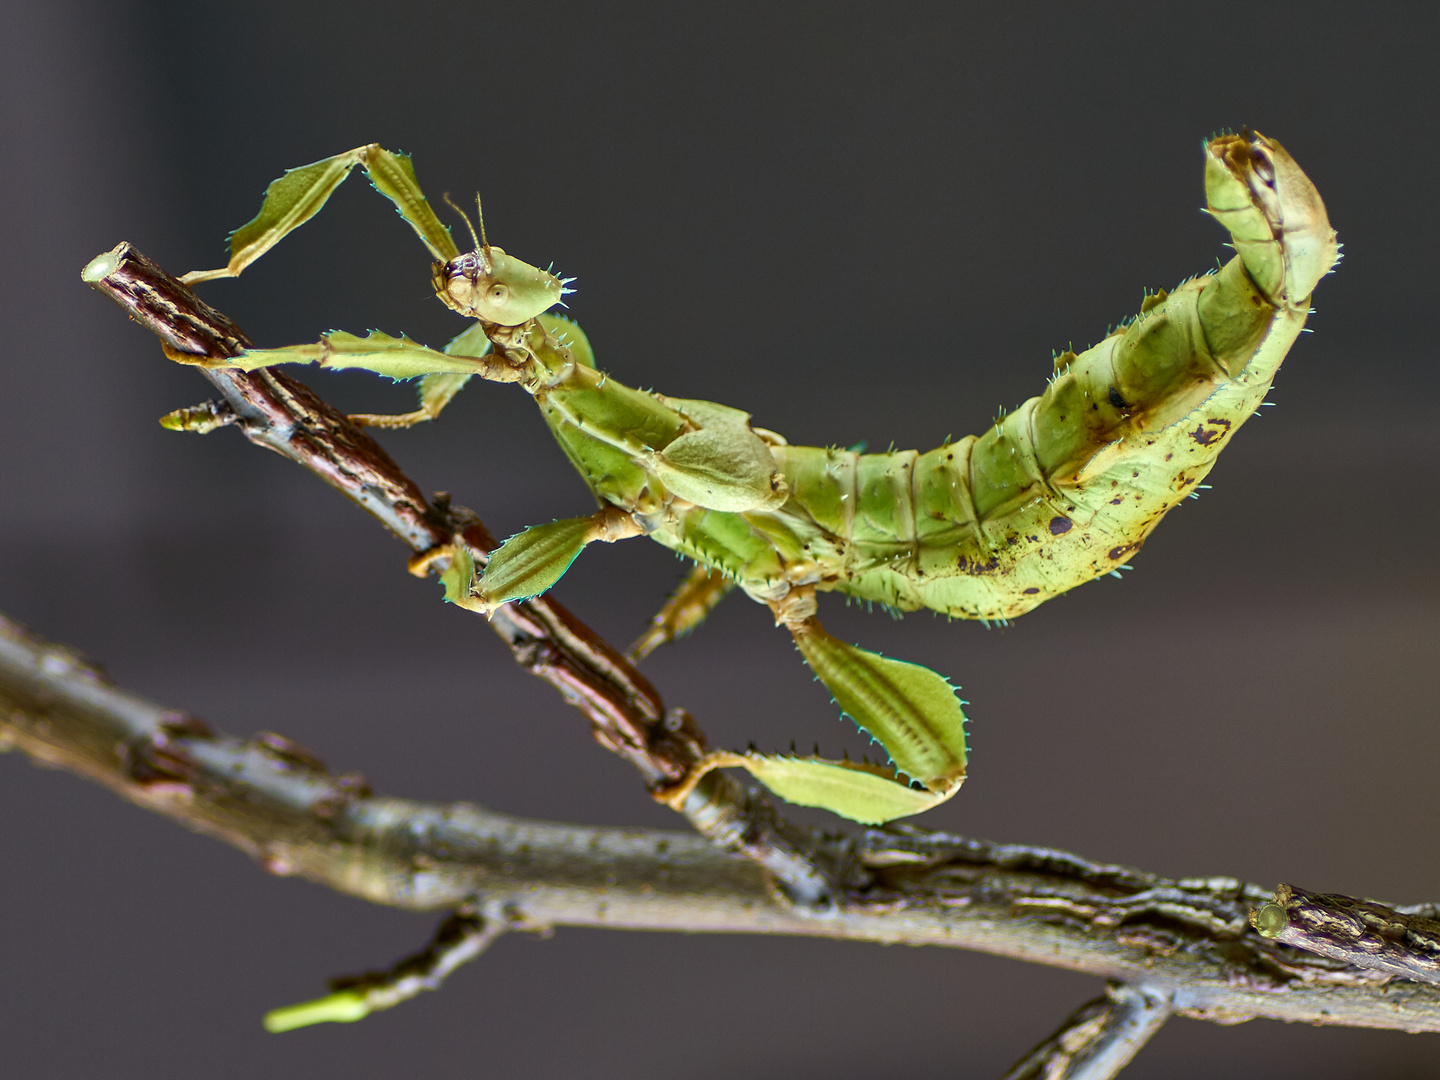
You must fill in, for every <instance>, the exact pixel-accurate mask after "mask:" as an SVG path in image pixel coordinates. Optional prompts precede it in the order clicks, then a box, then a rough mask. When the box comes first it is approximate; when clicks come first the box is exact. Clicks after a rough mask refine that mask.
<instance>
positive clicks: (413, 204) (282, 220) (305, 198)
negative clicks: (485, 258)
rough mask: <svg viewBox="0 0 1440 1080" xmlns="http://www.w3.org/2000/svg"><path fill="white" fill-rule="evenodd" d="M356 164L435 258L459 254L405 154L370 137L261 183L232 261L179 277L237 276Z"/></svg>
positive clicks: (315, 208) (233, 239)
mask: <svg viewBox="0 0 1440 1080" xmlns="http://www.w3.org/2000/svg"><path fill="white" fill-rule="evenodd" d="M356 165H360V166H362V167H363V168H364V169H365V172H366V173H367V174H368V175H369V177H370V182H371V183H372V184H374V185H375V190H376V191H378V192H380V194H382V195H384V196H385V197H386V198H387V199H389V200H390V201H391V202H392V203H394V204H395V209H396V210H398V211H399V212H400V216H401V217H403V218H404V219H405V220H406V221H407V222H408V223H409V224H410V227H411V228H412V229H414V230H415V233H416V235H418V236H419V237H420V239H421V240H422V241H423V242H424V244H425V246H426V247H427V248H429V249H430V252H431V254H432V255H434V257H435V258H437V259H440V260H441V261H444V260H447V259H453V258H455V256H457V255H458V254H460V249H459V248H458V247H456V246H455V241H454V240H453V239H451V237H450V230H449V229H447V228H445V226H444V225H442V224H440V219H439V218H437V217H436V216H435V212H434V211H433V210H431V209H430V204H429V203H428V202H427V201H426V199H425V195H424V193H423V192H422V191H421V190H420V185H419V184H418V183H417V182H416V180H415V167H414V166H413V165H412V164H411V163H410V158H409V156H408V155H406V154H392V153H390V152H389V151H388V150H384V149H382V148H381V147H380V146H379V145H378V144H376V143H370V144H369V145H368V146H357V147H356V148H355V149H354V150H347V151H345V153H343V154H336V155H335V156H334V157H328V158H324V159H323V160H321V161H316V162H313V163H311V164H309V165H302V166H300V167H299V168H298V169H291V170H289V171H288V172H286V173H285V175H284V176H282V177H280V179H278V180H275V181H273V182H272V183H271V184H270V186H269V187H267V188H266V189H265V196H264V199H263V200H262V201H261V203H260V212H259V213H258V214H256V215H255V217H253V218H252V219H251V220H250V221H248V222H246V223H245V224H244V225H242V226H240V228H238V229H236V230H235V231H234V232H233V233H231V234H230V261H229V262H227V263H226V264H225V265H224V266H222V267H220V268H218V269H216V270H192V271H190V273H188V274H186V275H185V276H184V277H182V278H181V279H180V280H181V281H183V282H185V283H186V284H187V285H194V284H195V283H196V282H199V281H210V280H212V279H214V278H224V277H238V276H239V275H240V272H241V271H243V270H244V269H245V268H246V267H247V266H249V265H250V264H251V263H253V262H254V261H255V260H256V259H258V258H260V256H261V255H264V254H265V253H266V252H267V251H269V250H270V249H271V248H272V247H274V246H275V245H276V244H278V243H279V242H280V241H281V240H283V239H284V238H285V237H286V236H287V235H289V234H290V233H291V232H293V231H294V230H295V229H298V228H299V227H300V226H301V225H303V224H305V222H307V221H309V220H310V219H311V218H312V217H314V216H315V215H316V214H317V213H319V212H320V208H321V207H323V206H324V205H325V203H326V201H327V200H328V199H329V198H330V196H331V195H332V194H333V193H334V191H335V189H336V188H338V187H339V186H340V185H341V184H342V183H343V182H344V180H345V178H346V177H347V176H349V175H350V170H351V169H353V168H354V167H355V166H356Z"/></svg>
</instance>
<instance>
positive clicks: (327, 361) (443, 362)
mask: <svg viewBox="0 0 1440 1080" xmlns="http://www.w3.org/2000/svg"><path fill="white" fill-rule="evenodd" d="M273 364H315V365H317V366H318V367H322V368H328V369H329V370H331V371H340V370H344V369H348V368H355V369H359V370H362V371H372V372H374V373H375V374H376V375H385V376H388V377H389V378H391V379H414V378H417V377H419V376H422V375H437V374H446V375H479V376H480V377H482V378H485V379H490V380H492V381H494V382H521V381H523V380H524V379H526V378H527V377H528V376H529V371H528V370H527V369H526V368H524V367H516V366H514V365H511V364H508V363H506V362H505V360H504V359H503V358H501V357H498V356H495V355H493V354H486V355H484V356H459V355H450V354H447V353H443V352H437V351H436V350H435V349H431V348H428V347H427V346H425V345H421V344H420V343H419V342H415V341H411V340H410V339H409V338H407V337H405V336H404V335H403V334H402V335H401V336H400V337H391V336H390V335H389V334H386V333H383V332H382V331H380V330H372V331H370V333H368V334H366V335H365V336H364V337H359V336H357V335H355V334H349V333H346V332H345V331H344V330H331V331H330V332H329V333H328V334H322V335H321V337H320V340H319V341H316V342H311V343H309V344H305V345H285V346H282V347H280V348H278V349H246V350H245V351H244V352H242V353H241V354H240V355H239V356H237V357H234V358H233V359H228V360H224V361H221V362H218V363H215V364H212V365H210V366H212V367H230V368H239V369H240V370H242V371H254V370H255V369H256V368H262V367H270V366H271V365H273Z"/></svg>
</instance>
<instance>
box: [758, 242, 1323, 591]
mask: <svg viewBox="0 0 1440 1080" xmlns="http://www.w3.org/2000/svg"><path fill="white" fill-rule="evenodd" d="M1303 320H1304V316H1303V313H1300V312H1296V311H1293V310H1289V309H1288V308H1277V307H1275V306H1273V305H1271V304H1270V303H1269V301H1268V300H1266V298H1265V297H1264V296H1263V295H1262V294H1261V293H1260V292H1259V290H1258V289H1257V288H1256V287H1255V285H1254V284H1253V282H1252V281H1251V280H1250V278H1249V276H1248V275H1247V273H1246V271H1245V268H1244V265H1243V264H1242V263H1241V261H1240V260H1239V259H1238V258H1237V259H1235V260H1233V261H1232V262H1231V263H1230V265H1228V266H1226V267H1225V268H1224V269H1223V270H1222V271H1220V272H1219V273H1218V274H1215V275H1213V276H1207V277H1203V278H1197V279H1194V280H1192V281H1188V282H1186V283H1185V284H1183V285H1181V286H1180V287H1179V288H1178V289H1176V290H1175V291H1174V292H1173V293H1171V294H1168V295H1166V294H1164V293H1161V294H1157V296H1154V297H1150V298H1148V299H1147V302H1146V305H1145V310H1144V311H1143V312H1142V314H1141V315H1140V316H1139V317H1138V318H1137V319H1136V320H1135V321H1134V322H1132V323H1131V324H1130V325H1129V326H1128V327H1126V328H1124V329H1123V330H1119V331H1117V332H1116V333H1114V334H1112V335H1111V336H1109V337H1107V338H1106V339H1105V340H1104V341H1102V342H1100V344H1098V345H1096V346H1095V347H1094V348H1091V349H1088V350H1086V351H1085V352H1084V353H1082V354H1081V355H1079V356H1075V355H1073V354H1066V355H1064V356H1062V357H1060V358H1059V360H1057V362H1056V371H1055V376H1054V378H1053V379H1052V380H1051V382H1050V385H1049V387H1048V388H1047V389H1046V391H1045V393H1044V394H1042V395H1040V396H1039V397H1036V398H1031V399H1030V400H1029V401H1026V402H1025V403H1024V404H1023V405H1021V406H1020V407H1019V408H1018V409H1016V410H1015V411H1014V412H1012V413H1010V414H1009V415H1007V416H1005V417H1004V418H1002V419H1001V420H1000V421H998V422H997V423H996V424H995V426H994V427H992V428H991V429H990V430H989V431H987V432H986V433H985V434H983V435H981V436H978V437H976V436H970V437H967V438H965V439H962V440H960V441H958V442H956V443H953V444H950V445H946V446H942V447H940V448H938V449H936V450H931V451H929V452H928V453H923V454H921V453H916V452H915V451H903V452H900V453H890V454H856V453H853V452H850V451H842V450H833V449H831V450H826V449H821V448H816V447H778V448H776V449H775V451H774V453H775V456H776V459H777V461H778V462H780V465H781V468H782V469H783V471H784V472H785V474H786V476H787V478H788V479H789V480H790V483H791V487H792V489H793V490H794V492H795V497H794V498H793V499H792V501H791V502H790V503H789V504H787V505H786V507H784V508H783V509H782V510H780V511H777V512H772V513H770V514H749V515H746V517H747V518H749V519H750V520H751V522H752V523H753V524H754V525H756V526H757V527H759V528H762V529H764V530H765V531H766V532H767V533H769V534H772V535H774V534H780V535H783V536H785V539H786V540H788V541H789V542H782V543H780V544H778V545H777V546H778V547H779V548H780V550H781V552H782V554H783V555H784V556H786V557H787V560H794V561H793V562H790V571H789V572H790V575H791V576H792V578H794V577H796V570H798V569H799V566H800V565H802V564H803V563H805V562H807V561H813V562H814V563H815V564H816V566H817V570H818V571H819V584H820V587H821V588H829V589H835V590H838V591H841V592H845V593H848V594H850V595H853V596H858V597H861V598H864V599H867V600H874V601H879V602H881V603H884V604H888V605H891V606H894V607H897V608H901V609H905V610H913V609H916V608H920V607H928V608H932V609H934V610H936V611H941V612H944V613H946V614H949V615H955V616H960V617H964V618H981V619H1003V618H1011V617H1013V616H1015V615H1019V614H1021V613H1023V612H1025V611H1028V610H1029V609H1030V608H1032V607H1034V606H1035V605H1036V604H1039V603H1041V602H1042V601H1044V600H1045V599H1047V598H1049V597H1051V596H1054V595H1056V594H1058V593H1061V592H1064V591H1066V590H1067V589H1070V588H1073V587H1074V586H1075V585H1077V584H1080V583H1081V582H1083V581H1087V580H1089V579H1091V578H1093V577H1095V576H1097V575H1099V574H1102V573H1105V572H1107V571H1109V570H1112V569H1114V568H1115V567H1117V566H1120V565H1122V564H1124V563H1125V561H1126V560H1127V559H1128V557H1129V556H1130V555H1132V554H1133V553H1134V552H1135V551H1137V550H1138V549H1139V547H1140V545H1141V544H1142V543H1143V542H1144V539H1145V537H1146V536H1147V535H1148V534H1149V532H1150V530H1151V529H1153V528H1154V527H1155V525H1156V524H1157V523H1158V522H1159V520H1160V518H1161V517H1163V516H1164V514H1165V513H1166V512H1167V511H1168V510H1170V509H1171V508H1172V507H1174V506H1175V505H1176V504H1178V503H1179V501H1180V500H1181V499H1183V498H1185V497H1186V496H1187V495H1188V494H1190V493H1191V492H1192V491H1193V490H1194V489H1195V485H1196V484H1197V483H1198V482H1199V481H1200V480H1201V479H1203V478H1204V476H1205V474H1206V473H1207V472H1208V471H1209V470H1210V468H1211V466H1212V465H1213V464H1214V460H1215V458H1216V456H1217V455H1218V454H1219V452H1220V450H1221V448H1223V446H1224V445H1225V444H1226V442H1227V441H1228V440H1229V438H1230V436H1231V434H1233V432H1234V431H1235V429H1236V428H1238V427H1239V426H1240V425H1241V424H1242V423H1243V422H1244V421H1245V419H1246V418H1248V417H1249V416H1250V415H1251V414H1252V413H1253V412H1254V411H1255V408H1256V407H1257V406H1258V405H1259V403H1260V402H1261V401H1262V400H1263V398H1264V396H1265V393H1266V391H1267V390H1268V388H1269V386H1270V382H1271V380H1272V379H1273V377H1274V374H1275V371H1276V369H1277V368H1278V367H1279V362H1280V360H1281V359H1282V358H1283V356H1284V354H1285V351H1286V350H1287V349H1288V347H1289V345H1290V343H1291V342H1293V341H1294V339H1295V336H1296V335H1297V334H1298V333H1299V331H1300V328H1301V325H1302V323H1303ZM764 519H769V520H768V521H766V520H764ZM740 576H741V577H742V580H743V579H744V578H745V576H746V574H745V571H744V570H743V569H742V570H741V571H740Z"/></svg>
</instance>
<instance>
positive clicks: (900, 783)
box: [656, 587, 966, 825]
mask: <svg viewBox="0 0 1440 1080" xmlns="http://www.w3.org/2000/svg"><path fill="white" fill-rule="evenodd" d="M770 607H771V609H772V610H773V611H774V612H775V621H776V622H777V623H781V624H783V625H784V626H786V627H787V628H788V629H789V630H790V633H791V634H792V635H793V636H794V638H795V644H796V646H797V647H798V648H799V650H800V653H801V655H802V656H804V658H805V662H806V663H807V664H809V665H810V670H812V671H813V672H815V676H816V678H818V679H819V680H820V681H821V682H822V683H824V684H825V688H826V689H827V690H829V691H830V695H831V697H833V698H834V699H835V703H836V704H837V705H839V706H840V708H841V710H842V711H844V713H845V714H846V715H847V716H849V717H850V718H851V719H852V720H854V721H855V723H856V724H857V725H858V726H859V727H860V729H861V730H862V731H864V732H865V733H867V734H868V735H870V736H871V737H872V738H874V739H875V740H876V741H877V742H879V743H880V745H881V746H883V747H884V748H885V750H886V752H887V753H888V754H889V755H890V763H891V765H892V766H893V768H884V767H881V766H878V765H871V764H869V763H868V762H852V761H848V760H843V761H833V760H827V759H825V758H820V757H795V756H793V755H781V754H760V753H756V752H753V751H752V752H751V753H748V754H734V753H729V752H728V751H721V752H718V753H712V754H707V755H706V756H705V758H704V759H702V760H701V762H700V763H699V764H698V765H697V766H696V768H695V769H693V770H692V771H691V772H690V774H689V775H687V776H686V778H685V779H684V780H683V781H682V782H681V783H679V784H677V785H675V786H674V787H672V788H670V789H668V790H665V791H661V792H658V793H657V794H656V798H657V799H659V800H660V801H662V802H665V803H668V804H669V805H671V806H674V807H677V808H678V807H680V806H682V805H683V804H684V802H685V800H686V798H688V797H689V794H690V791H691V790H692V789H693V787H694V785H695V783H696V782H697V781H698V780H699V778H700V777H701V776H703V775H704V774H705V773H706V772H708V771H710V770H711V769H718V768H730V767H738V768H743V769H746V770H748V771H749V772H750V773H751V775H753V776H754V777H755V778H756V779H757V780H759V781H760V782H761V783H762V784H764V785H765V786H766V787H768V788H769V789H770V790H771V791H773V792H774V793H775V794H776V795H778V796H780V798H782V799H785V800H786V801H787V802H793V803H797V804H799V805H801V806H818V807H821V808H823V809H825V810H829V811H831V812H832V813H835V814H839V815H840V816H841V817H845V818H849V819H850V820H851V821H858V822H861V823H862V824H866V825H876V824H881V823H883V822H886V821H890V820H892V819H894V818H898V817H906V816H908V815H910V814H918V813H920V812H921V811H924V810H928V809H930V808H931V807H933V806H938V805H939V804H940V803H942V802H945V801H946V800H947V799H949V798H950V797H951V796H952V795H954V794H955V792H956V791H958V790H959V789H960V784H961V782H962V781H964V779H965V764H966V750H965V713H964V712H963V711H962V710H961V708H960V705H961V702H960V699H959V698H957V697H956V696H955V689H954V687H952V686H951V685H950V684H949V683H948V682H947V681H946V680H945V679H944V678H943V677H942V676H940V675H937V674H936V673H935V672H933V671H931V670H930V669H929V668H926V667H922V666H920V665H919V664H911V663H907V662H906V661H903V660H891V659H888V658H887V657H884V656H881V655H879V654H878V653H873V652H869V651H867V650H865V649H861V648H858V647H857V646H854V645H847V644H846V643H845V642H843V641H840V640H839V639H838V638H835V637H832V636H831V635H830V634H828V633H826V631H825V629H824V627H822V626H821V625H820V620H819V619H817V618H816V617H815V614H814V611H815V596H814V589H813V588H807V587H800V588H792V589H791V590H790V591H789V592H788V593H787V594H786V595H785V596H784V597H783V598H781V599H778V600H771V601H770ZM902 777H908V778H909V779H910V780H911V781H916V782H918V785H917V784H914V783H907V782H906V780H905V779H903V778H902Z"/></svg>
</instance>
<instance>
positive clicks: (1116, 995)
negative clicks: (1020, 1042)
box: [1001, 983, 1172, 1080]
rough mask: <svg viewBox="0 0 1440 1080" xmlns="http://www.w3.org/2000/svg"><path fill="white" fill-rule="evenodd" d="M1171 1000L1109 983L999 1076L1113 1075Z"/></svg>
mask: <svg viewBox="0 0 1440 1080" xmlns="http://www.w3.org/2000/svg"><path fill="white" fill-rule="evenodd" d="M1171 1012H1172V1009H1171V1005H1170V999H1169V998H1168V997H1167V996H1166V995H1164V994H1156V993H1153V992H1151V991H1150V989H1149V988H1148V987H1144V986H1127V985H1125V984H1124V983H1111V984H1110V985H1108V986H1107V987H1106V988H1105V993H1103V994H1101V995H1100V996H1099V997H1098V998H1096V999H1095V1000H1094V1001H1087V1002H1086V1003H1085V1004H1084V1005H1082V1006H1080V1008H1078V1009H1076V1010H1075V1011H1074V1012H1073V1013H1071V1014H1070V1015H1069V1016H1068V1017H1066V1018H1065V1022H1064V1023H1062V1024H1061V1025H1060V1026H1059V1027H1058V1028H1057V1029H1056V1030H1055V1031H1054V1033H1053V1034H1051V1035H1050V1036H1049V1037H1048V1038H1046V1039H1045V1040H1044V1041H1043V1042H1041V1043H1040V1045H1039V1046H1037V1047H1035V1049H1034V1050H1032V1051H1030V1053H1028V1054H1026V1055H1025V1056H1024V1057H1023V1058H1022V1059H1021V1060H1020V1061H1019V1062H1018V1063H1017V1064H1016V1065H1015V1067H1014V1068H1013V1069H1011V1070H1010V1071H1009V1072H1007V1073H1006V1074H1005V1075H1004V1076H1003V1077H1002V1078H1001V1080H1111V1078H1112V1077H1115V1076H1118V1075H1120V1070H1121V1069H1123V1068H1125V1066H1126V1065H1129V1064H1130V1060H1131V1059H1132V1058H1133V1057H1134V1056H1135V1055H1136V1054H1137V1053H1139V1051H1140V1048H1141V1047H1142V1046H1144V1045H1145V1044H1146V1043H1147V1042H1149V1041H1150V1038H1151V1036H1153V1035H1154V1034H1155V1033H1156V1032H1157V1031H1159V1030H1160V1029H1161V1028H1162V1027H1163V1026H1164V1025H1165V1021H1166V1020H1168V1019H1170V1014H1171Z"/></svg>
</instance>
